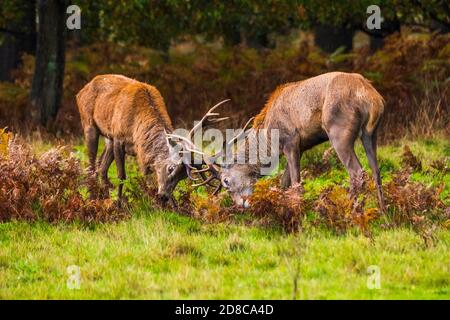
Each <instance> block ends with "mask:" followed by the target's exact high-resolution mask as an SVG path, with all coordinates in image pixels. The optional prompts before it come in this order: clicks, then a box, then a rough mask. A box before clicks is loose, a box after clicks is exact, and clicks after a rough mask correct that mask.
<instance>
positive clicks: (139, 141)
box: [134, 86, 173, 172]
mask: <svg viewBox="0 0 450 320" xmlns="http://www.w3.org/2000/svg"><path fill="white" fill-rule="evenodd" d="M149 87H150V88H153V87H151V86H149ZM141 98H144V99H145V100H146V101H145V106H146V108H144V109H143V112H141V114H140V115H139V120H138V122H137V126H136V129H135V134H134V145H135V149H136V155H137V160H138V163H139V166H140V167H141V169H143V170H144V172H145V171H147V170H148V169H149V168H150V167H153V166H154V165H155V164H156V163H158V162H159V161H161V160H163V159H167V158H168V157H169V147H168V146H167V140H166V134H165V132H167V133H170V132H172V131H173V127H172V123H171V121H170V118H169V115H168V113H167V109H166V106H165V104H164V100H163V99H162V97H161V95H160V94H159V92H158V91H157V90H156V89H154V90H146V91H145V94H144V96H143V97H142V96H141Z"/></svg>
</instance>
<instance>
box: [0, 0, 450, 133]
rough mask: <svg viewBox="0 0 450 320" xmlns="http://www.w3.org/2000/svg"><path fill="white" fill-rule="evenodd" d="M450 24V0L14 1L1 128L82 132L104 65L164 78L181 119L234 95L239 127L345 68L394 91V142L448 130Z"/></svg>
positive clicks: (5, 42)
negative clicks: (273, 97) (84, 99)
mask: <svg viewBox="0 0 450 320" xmlns="http://www.w3.org/2000/svg"><path fill="white" fill-rule="evenodd" d="M71 4H76V5H78V6H79V7H80V8H81V29H80V30H68V29H67V27H66V20H67V18H68V17H69V16H70V14H68V13H67V12H66V10H67V7H68V6H69V5H71ZM372 4H375V5H378V6H379V7H380V8H381V14H382V16H383V19H384V20H383V22H382V24H381V29H380V30H368V29H367V27H366V20H367V18H368V17H369V15H370V14H368V13H367V12H366V10H367V7H368V6H369V5H372ZM449 30H450V7H449V2H448V1H445V0H425V1H417V0H380V1H376V0H369V1H365V0H361V1H332V0H324V1H311V0H286V1H279V0H259V1H256V0H229V1H219V0H211V1H205V0H192V1H189V0H166V1H158V0H130V1H113V0H103V1H89V0H79V1H76V2H72V1H67V0H36V1H34V0H3V1H2V4H1V6H0V60H1V62H2V63H1V65H0V126H1V127H4V126H8V127H9V128H10V129H12V130H14V131H23V132H27V131H29V130H33V129H36V128H40V129H41V130H44V131H49V132H51V133H52V134H56V135H59V136H64V135H78V134H79V133H80V123H79V118H78V112H77V110H76V106H75V99H74V97H75V94H76V93H77V92H78V90H80V89H81V88H82V87H83V86H84V85H85V84H86V83H87V82H88V81H89V80H90V79H91V78H92V77H94V76H95V75H97V74H102V73H120V74H124V75H126V76H129V77H133V78H136V79H138V80H141V81H145V82H148V83H150V84H152V85H155V86H156V87H157V88H158V89H159V90H160V91H161V93H162V95H163V97H164V98H165V100H166V103H167V105H168V109H169V113H170V115H171V117H172V119H173V121H174V123H175V124H176V125H178V126H180V125H186V126H189V124H190V122H191V121H192V120H193V119H196V118H198V117H199V116H200V115H201V114H202V113H203V112H204V111H206V110H207V109H208V108H209V107H210V106H211V105H212V104H214V103H216V102H218V101H220V100H222V99H225V98H231V99H232V104H231V106H229V107H228V109H224V111H223V112H224V113H227V114H229V115H233V119H234V121H235V123H234V125H235V126H238V125H240V124H241V122H243V121H244V120H245V119H247V118H248V116H249V115H254V114H255V113H257V112H258V110H260V109H261V108H262V106H263V105H264V103H265V101H266V100H267V98H268V96H269V95H270V92H271V91H273V90H274V89H275V88H276V86H277V85H280V84H282V83H285V82H289V81H297V80H302V79H305V78H308V77H312V76H314V75H317V74H320V73H324V72H328V71H336V70H340V71H351V72H358V73H361V74H363V75H364V76H365V77H367V78H368V79H370V80H371V81H372V82H373V83H374V85H375V87H376V88H377V89H378V90H379V91H380V93H381V94H382V95H383V96H384V97H385V99H386V101H387V112H386V117H385V118H384V120H383V126H384V129H383V130H381V131H382V136H383V138H384V139H391V138H396V137H399V136H402V135H405V134H414V135H427V134H432V133H434V132H436V131H444V132H446V133H447V134H448V133H449V131H450V128H449V121H448V120H449V106H448V103H449V101H450V98H449V83H450V41H449V40H450V36H449V33H448V32H449Z"/></svg>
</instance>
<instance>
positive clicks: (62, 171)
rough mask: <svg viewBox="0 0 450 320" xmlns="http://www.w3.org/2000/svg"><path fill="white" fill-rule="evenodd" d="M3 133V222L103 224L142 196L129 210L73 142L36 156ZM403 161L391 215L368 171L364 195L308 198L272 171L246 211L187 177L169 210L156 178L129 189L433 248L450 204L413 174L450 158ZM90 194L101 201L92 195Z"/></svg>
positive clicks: (315, 172)
mask: <svg viewBox="0 0 450 320" xmlns="http://www.w3.org/2000/svg"><path fill="white" fill-rule="evenodd" d="M0 136H1V137H2V143H1V144H0V146H1V148H0V172H1V175H0V191H1V192H0V221H8V220H27V221H35V220H44V221H48V222H51V223H56V222H71V221H80V222H83V223H96V222H110V221H119V220H122V219H126V218H128V217H129V216H130V210H129V207H133V206H134V205H136V202H135V201H133V202H131V203H130V204H129V205H128V206H124V209H121V208H120V207H119V206H118V205H117V203H116V201H115V200H113V199H111V198H110V197H109V192H108V191H105V189H104V187H103V186H102V185H101V184H100V183H99V182H98V179H96V178H95V177H92V176H89V175H87V174H85V173H84V172H83V170H82V165H81V162H80V160H79V159H77V158H76V157H75V155H74V154H73V153H72V152H70V151H69V148H68V147H53V148H51V149H50V150H48V151H46V152H44V153H43V154H41V155H40V156H36V155H35V154H34V153H33V150H32V148H31V146H30V145H28V144H27V143H25V142H24V141H21V140H20V139H19V138H12V136H11V135H7V134H6V133H3V134H0ZM5 142H6V147H5ZM335 157H336V156H335V154H334V152H333V151H332V150H331V149H327V150H325V152H324V155H322V157H321V159H322V160H323V161H318V162H317V165H316V166H317V167H315V165H314V164H310V165H309V166H308V167H307V168H306V170H307V172H308V173H307V174H306V175H307V176H308V179H316V178H319V177H320V176H321V175H323V174H326V173H324V172H326V170H332V169H333V168H334V166H336V165H337V163H336V162H335V160H332V159H335ZM401 163H402V167H401V168H400V169H399V170H396V171H395V172H393V173H392V176H391V179H389V180H388V181H386V182H385V183H384V185H383V190H384V196H385V200H386V204H387V212H386V213H385V214H382V213H381V212H380V211H379V210H378V208H377V202H376V197H375V194H376V191H375V187H374V183H373V181H372V179H370V178H367V177H366V178H365V179H366V181H365V183H364V187H363V188H362V189H361V190H360V192H359V194H358V195H357V196H356V197H352V196H351V195H350V191H349V188H348V187H345V186H343V185H339V184H330V185H328V186H326V187H324V188H322V189H321V190H320V191H319V192H317V193H316V194H315V195H314V196H311V195H309V196H305V190H304V186H303V185H302V184H297V185H294V186H292V187H290V188H288V189H282V188H281V187H280V186H279V185H280V183H279V176H274V177H267V178H264V179H260V180H259V181H258V182H257V184H256V185H255V188H254V193H253V195H252V196H251V197H250V199H249V201H250V203H251V206H250V208H248V209H245V210H244V209H240V208H237V207H235V206H234V205H233V204H232V201H231V199H230V198H229V197H228V195H227V194H226V192H222V193H220V194H219V195H218V196H210V195H209V194H208V193H207V192H205V190H204V189H203V190H199V189H194V188H193V187H191V186H190V185H189V183H188V182H187V181H184V182H182V183H181V185H183V187H181V188H180V187H179V188H177V191H176V196H175V202H176V204H177V206H176V208H167V207H165V206H163V205H162V204H161V203H159V202H158V201H157V200H155V199H156V192H157V187H156V184H155V183H151V182H150V183H149V180H148V179H144V178H143V177H141V176H136V177H134V178H132V179H131V181H129V184H128V186H129V188H128V189H129V190H128V192H127V194H128V196H129V197H131V198H132V199H147V200H148V201H147V202H148V203H149V204H150V206H151V209H153V210H165V209H173V210H174V211H177V212H179V214H182V215H188V216H190V217H192V218H194V219H198V220H201V221H203V222H206V223H223V222H226V223H233V222H239V221H240V222H242V221H244V223H249V224H251V225H259V226H266V227H274V226H279V227H280V228H281V229H283V230H284V231H285V232H298V231H301V230H302V227H303V224H304V221H309V222H311V224H312V225H315V226H317V227H321V228H327V229H329V230H331V231H332V232H334V233H336V234H345V233H347V232H349V231H351V230H359V231H360V232H361V233H362V234H364V235H366V236H367V237H369V238H371V237H372V229H373V226H374V225H377V226H379V227H381V228H397V227H401V226H409V227H411V228H412V229H413V230H415V231H416V232H417V233H418V234H419V235H420V236H421V237H422V239H423V240H424V242H425V244H426V245H427V246H429V245H431V244H432V243H433V241H434V235H433V234H434V232H435V230H437V229H438V228H441V227H444V228H448V227H449V226H450V209H449V207H447V206H446V204H445V203H444V201H442V199H441V198H442V192H443V190H444V184H443V182H442V183H440V184H434V185H426V184H424V183H421V182H418V181H413V180H412V179H411V176H412V175H413V174H415V173H424V172H427V171H429V170H433V171H434V172H435V173H436V174H438V175H439V174H442V176H443V175H444V174H445V173H446V172H448V165H447V164H446V162H445V160H435V161H433V162H432V163H431V167H430V168H428V169H424V166H423V165H422V162H421V160H420V158H419V157H418V156H416V155H414V154H413V153H412V151H411V149H410V148H409V147H408V146H405V147H404V152H403V155H402V157H401ZM150 181H152V180H151V179H150ZM88 190H89V191H88ZM89 194H90V195H91V198H92V197H94V198H96V199H95V200H91V199H90V197H89Z"/></svg>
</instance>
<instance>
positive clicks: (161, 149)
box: [76, 74, 224, 204]
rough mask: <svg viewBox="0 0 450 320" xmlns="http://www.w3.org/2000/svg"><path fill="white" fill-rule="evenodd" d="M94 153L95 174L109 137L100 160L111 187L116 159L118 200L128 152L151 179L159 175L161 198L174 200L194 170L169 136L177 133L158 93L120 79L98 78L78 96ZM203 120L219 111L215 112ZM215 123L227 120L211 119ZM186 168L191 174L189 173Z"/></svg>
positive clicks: (91, 168) (91, 165)
mask: <svg viewBox="0 0 450 320" xmlns="http://www.w3.org/2000/svg"><path fill="white" fill-rule="evenodd" d="M76 99H77V105H78V110H79V112H80V116H81V123H82V126H83V131H84V136H85V140H86V146H87V150H88V155H89V171H90V172H91V173H95V172H96V170H95V165H96V157H97V149H98V141H99V136H100V135H102V136H104V137H105V141H106V143H105V149H104V151H103V153H102V155H101V156H100V160H99V167H100V168H99V173H100V175H101V177H102V180H103V182H104V183H105V185H108V186H110V185H111V183H110V182H109V180H108V168H109V167H110V165H111V163H112V162H113V161H114V160H115V161H116V165H117V173H118V177H119V179H120V183H119V187H118V197H119V202H120V200H121V199H122V189H123V180H124V179H126V174H125V154H129V155H134V156H136V157H137V162H138V165H139V168H140V170H141V171H142V172H143V173H144V174H145V175H146V174H148V173H150V172H155V173H156V177H157V182H158V197H159V198H160V199H161V200H163V201H164V202H167V201H170V202H171V203H172V204H173V200H172V197H171V194H172V191H173V189H174V188H175V186H176V185H177V183H178V181H180V180H181V179H183V178H184V177H186V172H187V175H190V174H189V171H190V170H191V168H193V166H191V165H190V164H189V163H186V162H185V161H183V159H186V157H180V156H179V152H178V150H177V148H176V146H174V145H171V144H170V143H169V140H168V139H167V133H170V132H172V131H173V128H172V122H171V120H170V117H169V115H168V113H167V109H166V105H165V103H164V99H163V98H162V96H161V94H160V93H159V91H158V90H157V89H156V88H155V87H153V86H151V85H148V84H146V83H142V82H139V81H136V80H133V79H130V78H127V77H124V76H121V75H111V74H109V75H99V76H96V77H95V78H94V79H92V80H91V81H90V82H89V83H88V84H87V85H86V86H85V87H84V88H83V89H81V91H80V92H79V93H78V94H77V96H76ZM223 102H224V101H222V102H221V103H219V104H217V105H216V106H214V107H213V108H212V109H211V110H210V111H209V112H208V113H207V114H206V115H205V117H204V118H203V119H202V122H203V121H204V120H205V119H207V118H210V117H211V116H213V115H216V114H215V113H211V111H212V110H213V109H214V108H216V107H217V106H218V105H220V104H222V103H223ZM208 120H209V121H210V122H211V123H214V122H217V121H221V120H222V119H208ZM184 169H186V171H185V170H184Z"/></svg>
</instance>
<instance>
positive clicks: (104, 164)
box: [99, 139, 114, 189]
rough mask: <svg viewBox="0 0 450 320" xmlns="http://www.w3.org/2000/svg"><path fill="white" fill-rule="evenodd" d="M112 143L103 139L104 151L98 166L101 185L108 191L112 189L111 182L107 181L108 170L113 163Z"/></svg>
mask: <svg viewBox="0 0 450 320" xmlns="http://www.w3.org/2000/svg"><path fill="white" fill-rule="evenodd" d="M113 144H114V142H113V140H111V139H105V149H104V150H103V153H102V156H101V157H100V159H101V162H100V164H99V172H100V177H101V178H102V181H103V184H104V185H105V186H106V187H107V188H108V189H109V188H111V187H112V183H111V181H109V179H108V169H109V167H110V166H111V163H112V162H113V161H114V145H113Z"/></svg>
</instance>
